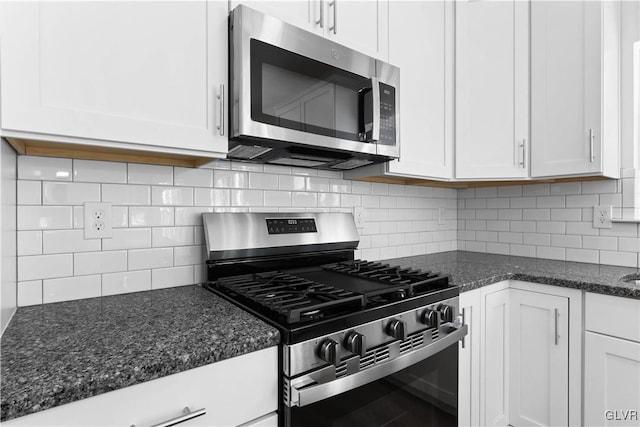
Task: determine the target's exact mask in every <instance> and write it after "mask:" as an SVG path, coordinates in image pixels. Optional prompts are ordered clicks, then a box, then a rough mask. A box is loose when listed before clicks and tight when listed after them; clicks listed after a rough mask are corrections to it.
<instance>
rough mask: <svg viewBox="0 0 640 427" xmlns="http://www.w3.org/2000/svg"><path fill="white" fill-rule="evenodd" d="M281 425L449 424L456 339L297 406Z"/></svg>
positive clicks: (454, 416) (453, 420) (453, 409)
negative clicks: (359, 383)
mask: <svg viewBox="0 0 640 427" xmlns="http://www.w3.org/2000/svg"><path fill="white" fill-rule="evenodd" d="M285 425H287V426H294V427H296V426H305V427H315V426H317V427H320V426H322V427H329V426H330V427H359V426H363V427H365V426H366V427H378V426H379V427H382V426H385V427H401V426H406V427H409V426H411V427H415V426H424V427H428V426H434V427H449V426H451V427H455V426H457V425H458V344H457V343H456V344H453V345H451V346H449V347H447V348H446V349H445V350H443V351H441V352H439V353H437V354H435V355H433V356H431V357H429V358H427V359H425V360H422V361H421V362H418V363H416V364H414V365H412V366H409V367H408V368H405V369H404V370H402V371H399V372H397V373H395V374H392V375H390V376H387V377H384V378H382V379H380V380H377V381H374V382H372V383H370V384H367V385H364V386H361V387H359V388H356V389H353V390H350V391H347V392H345V393H342V394H338V395H336V396H333V397H330V398H328V399H325V400H322V401H320V402H316V403H314V404H311V405H308V406H304V407H301V408H298V407H295V408H286V409H285Z"/></svg>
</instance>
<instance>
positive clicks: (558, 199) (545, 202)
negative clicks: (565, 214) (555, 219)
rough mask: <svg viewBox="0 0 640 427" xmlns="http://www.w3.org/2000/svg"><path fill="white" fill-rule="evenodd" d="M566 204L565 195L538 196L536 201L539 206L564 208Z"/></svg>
mask: <svg viewBox="0 0 640 427" xmlns="http://www.w3.org/2000/svg"><path fill="white" fill-rule="evenodd" d="M565 204H566V200H565V197H564V196H542V197H538V198H537V201H536V207H538V208H564V207H565Z"/></svg>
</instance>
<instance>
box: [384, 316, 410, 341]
mask: <svg viewBox="0 0 640 427" xmlns="http://www.w3.org/2000/svg"><path fill="white" fill-rule="evenodd" d="M387 335H389V336H390V337H393V338H395V339H397V340H402V341H404V340H406V339H407V328H405V326H404V322H403V321H402V320H397V319H393V320H392V321H391V322H389V324H388V325H387Z"/></svg>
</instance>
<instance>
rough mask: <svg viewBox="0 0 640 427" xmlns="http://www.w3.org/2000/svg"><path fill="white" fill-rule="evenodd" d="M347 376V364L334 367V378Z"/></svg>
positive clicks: (343, 363)
mask: <svg viewBox="0 0 640 427" xmlns="http://www.w3.org/2000/svg"><path fill="white" fill-rule="evenodd" d="M345 375H347V362H342V363H341V364H339V365H338V366H337V367H336V378H340V377H344V376H345Z"/></svg>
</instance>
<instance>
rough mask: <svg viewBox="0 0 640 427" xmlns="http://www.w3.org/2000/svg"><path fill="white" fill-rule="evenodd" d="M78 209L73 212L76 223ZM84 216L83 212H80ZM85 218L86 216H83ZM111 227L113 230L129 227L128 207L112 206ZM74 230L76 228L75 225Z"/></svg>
mask: <svg viewBox="0 0 640 427" xmlns="http://www.w3.org/2000/svg"><path fill="white" fill-rule="evenodd" d="M75 209H76V207H74V210H73V219H74V223H75V215H76V210H75ZM80 214H81V215H82V211H80ZM82 216H83V217H84V215H82ZM111 226H112V227H113V228H121V227H128V226H129V208H128V207H126V206H111ZM74 228H76V226H75V225H74Z"/></svg>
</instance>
